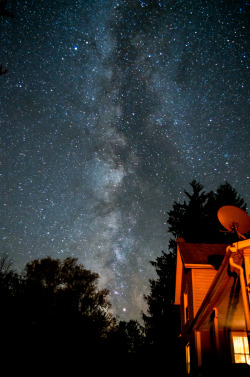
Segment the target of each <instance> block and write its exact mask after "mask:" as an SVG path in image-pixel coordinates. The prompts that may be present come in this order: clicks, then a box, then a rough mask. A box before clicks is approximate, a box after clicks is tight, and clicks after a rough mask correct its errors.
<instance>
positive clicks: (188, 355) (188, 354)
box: [186, 343, 190, 374]
mask: <svg viewBox="0 0 250 377" xmlns="http://www.w3.org/2000/svg"><path fill="white" fill-rule="evenodd" d="M186 373H187V374H190V344H189V343H188V344H186Z"/></svg>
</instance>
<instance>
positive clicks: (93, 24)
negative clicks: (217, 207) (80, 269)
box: [0, 0, 250, 319]
mask: <svg viewBox="0 0 250 377" xmlns="http://www.w3.org/2000/svg"><path fill="white" fill-rule="evenodd" d="M6 7H7V8H8V9H9V10H10V11H11V12H12V13H13V14H14V17H13V18H12V17H0V18H1V19H0V22H1V23H0V30H1V45H0V59H1V60H0V64H1V65H3V67H4V68H8V73H7V74H5V75H1V76H0V86H1V91H0V123H1V136H2V154H1V160H2V169H1V209H2V215H1V252H2V253H7V254H8V255H9V256H10V258H12V259H13V261H14V266H15V267H16V268H17V269H19V270H21V269H22V268H23V267H24V265H25V264H26V263H27V262H29V261H32V260H34V259H35V258H42V257H45V256H47V255H50V256H52V257H53V258H61V259H64V258H65V257H67V256H73V257H76V258H78V259H79V261H80V262H81V263H82V264H83V265H84V266H85V267H86V268H89V269H91V270H92V271H94V272H97V273H98V274H99V275H100V285H101V286H103V287H106V288H107V289H109V290H110V300H111V302H112V308H113V313H114V314H115V315H118V316H119V318H121V319H131V318H133V319H140V311H141V310H144V311H145V310H146V306H145V302H144V300H143V295H144V294H146V293H148V289H149V279H150V278H154V276H155V275H154V269H153V267H152V266H151V265H150V263H149V261H150V260H155V258H156V257H157V256H159V255H161V250H164V251H167V250H168V242H169V237H170V236H169V234H168V233H167V229H168V227H167V224H166V221H167V215H166V211H168V210H170V209H171V208H172V205H173V201H174V200H176V201H179V200H181V201H182V200H183V199H184V196H183V189H188V187H189V182H191V181H192V180H193V179H196V180H198V181H199V182H200V183H202V184H203V185H204V187H205V189H206V190H207V191H209V190H215V189H216V188H217V187H218V185H219V184H221V183H223V182H225V181H228V182H230V183H231V184H232V185H233V186H234V187H235V188H236V189H237V191H238V193H239V194H240V195H241V196H242V197H243V198H244V199H245V201H246V202H248V203H249V201H250V191H249V179H250V178H249V177H250V162H249V161H250V158H249V156H250V154H249V145H250V137H249V133H250V125H249V118H248V90H247V84H248V82H249V81H248V79H249V75H248V69H249V60H248V52H249V51H248V44H247V42H248V31H249V25H248V24H247V11H248V9H247V1H234V2H233V1H232V2H229V1H221V0H205V1H198V0H196V1H194V0H188V1H184V0H180V1H177V0H175V1H171V0H168V1H163V0H162V1H157V0H152V1H150V0H148V1H147V0H145V1H139V0H138V1H137V0H131V1H124V0H121V1H114V0H103V1H102V0H90V1H87V0H85V1H84V0H65V1H59V0H57V1H52V0H50V1H45V0H39V1H38V0H37V1H35V0H31V1H25V0H22V1H21V0H20V1H18V0H17V1H14V0H13V1H8V2H7V5H6Z"/></svg>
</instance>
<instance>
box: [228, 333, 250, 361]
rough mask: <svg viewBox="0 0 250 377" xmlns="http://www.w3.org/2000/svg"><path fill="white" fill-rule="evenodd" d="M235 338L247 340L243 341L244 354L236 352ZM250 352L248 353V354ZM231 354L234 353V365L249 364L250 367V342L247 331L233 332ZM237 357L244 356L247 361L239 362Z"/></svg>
mask: <svg viewBox="0 0 250 377" xmlns="http://www.w3.org/2000/svg"><path fill="white" fill-rule="evenodd" d="M234 337H240V338H245V340H244V341H243V343H242V344H243V349H244V352H243V353H241V352H236V351H237V350H235V344H234ZM247 351H248V352H247ZM231 353H232V362H233V364H240V363H243V364H248V365H250V347H249V341H248V337H247V333H246V332H245V331H231ZM237 355H238V356H241V357H242V356H243V357H244V360H245V361H242V360H240V361H237Z"/></svg>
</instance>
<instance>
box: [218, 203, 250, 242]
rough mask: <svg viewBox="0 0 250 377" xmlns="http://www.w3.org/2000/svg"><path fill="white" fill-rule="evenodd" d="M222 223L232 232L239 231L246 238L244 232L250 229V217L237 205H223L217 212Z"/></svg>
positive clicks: (240, 235) (239, 234)
mask: <svg viewBox="0 0 250 377" xmlns="http://www.w3.org/2000/svg"><path fill="white" fill-rule="evenodd" d="M217 216H218V219H219V221H220V223H221V225H223V226H224V228H226V229H227V230H228V231H229V232H230V233H237V234H238V236H239V237H240V238H244V239H245V238H246V237H244V236H243V234H245V233H247V232H248V231H249V230H250V218H249V216H248V214H247V213H246V212H244V211H243V210H242V209H241V208H238V207H235V206H223V207H221V208H220V209H219V211H218V213H217Z"/></svg>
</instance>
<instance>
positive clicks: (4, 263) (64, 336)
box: [0, 181, 246, 375]
mask: <svg viewBox="0 0 250 377" xmlns="http://www.w3.org/2000/svg"><path fill="white" fill-rule="evenodd" d="M190 186H191V188H192V192H191V193H189V192H187V191H185V194H186V196H187V198H188V201H184V203H182V204H181V203H177V202H174V204H173V209H172V210H171V211H170V212H168V224H169V232H170V233H171V234H172V235H173V236H174V239H172V240H171V241H170V244H169V250H168V252H167V253H166V252H162V255H161V256H159V257H158V258H156V261H151V262H150V263H151V264H152V266H153V267H154V268H155V270H156V273H157V278H156V279H155V280H150V281H149V284H150V293H149V294H148V295H147V296H145V300H146V302H147V304H148V311H147V313H142V319H143V322H144V326H141V325H140V324H139V323H138V322H137V321H134V320H130V321H128V322H126V321H119V320H118V319H116V318H115V317H113V316H112V315H111V314H110V308H111V306H110V302H109V299H108V294H109V292H108V291H107V290H106V289H102V290H100V289H99V288H98V279H99V276H98V274H96V273H94V272H91V271H89V270H86V269H85V267H84V266H83V265H81V264H80V263H79V262H78V260H77V259H75V258H66V259H65V260H64V261H61V260H59V259H52V258H50V257H47V258H44V259H41V260H34V261H33V262H31V263H28V264H27V265H26V267H25V269H24V271H23V272H22V273H20V274H18V273H16V272H15V271H14V270H13V269H12V266H11V263H10V261H9V259H8V258H7V257H2V259H1V263H0V306H1V310H0V315H1V345H2V349H3V351H2V354H1V356H2V360H3V367H6V368H7V369H9V371H10V372H11V370H13V368H15V367H17V368H18V370H19V371H22V370H23V371H24V372H26V371H28V370H29V371H31V372H33V373H35V374H36V372H40V371H41V370H46V371H51V369H52V368H54V369H55V372H57V373H58V375H59V371H63V372H65V371H67V370H69V371H70V372H71V373H72V375H76V373H79V368H81V370H82V373H81V374H84V373H85V372H86V370H87V369H88V368H90V369H91V371H92V372H95V371H102V372H103V371H104V370H105V371H106V372H107V373H109V374H113V373H116V372H120V371H130V370H131V368H137V370H138V371H140V372H149V371H154V372H157V370H158V371H162V370H165V371H166V373H165V374H166V375H167V371H168V372H169V375H171V373H172V372H170V371H173V370H175V373H176V374H175V375H181V374H182V371H183V369H182V365H183V363H182V357H181V352H180V349H181V348H180V338H179V333H180V318H179V308H178V307H176V306H175V305H174V287H175V263H176V245H175V239H176V238H177V237H183V238H184V239H185V241H187V242H211V243H212V242H220V243H231V241H232V235H231V234H229V233H221V232H220V229H221V226H220V225H219V224H218V222H217V211H218V209H219V208H220V207H221V206H222V205H226V204H230V205H236V206H238V207H240V208H243V209H245V208H246V204H245V203H244V200H243V199H241V198H240V197H239V195H238V194H237V192H236V190H235V189H233V188H232V187H231V185H230V184H228V183H225V184H224V185H221V186H219V188H218V189H217V191H215V192H210V193H205V192H204V191H203V186H202V185H200V184H199V183H197V182H196V181H193V182H191V184H190ZM117 366H119V367H117ZM117 368H119V369H118V370H117ZM74 371H75V373H74ZM76 371H78V372H76ZM177 373H178V374H177Z"/></svg>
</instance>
